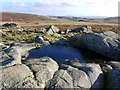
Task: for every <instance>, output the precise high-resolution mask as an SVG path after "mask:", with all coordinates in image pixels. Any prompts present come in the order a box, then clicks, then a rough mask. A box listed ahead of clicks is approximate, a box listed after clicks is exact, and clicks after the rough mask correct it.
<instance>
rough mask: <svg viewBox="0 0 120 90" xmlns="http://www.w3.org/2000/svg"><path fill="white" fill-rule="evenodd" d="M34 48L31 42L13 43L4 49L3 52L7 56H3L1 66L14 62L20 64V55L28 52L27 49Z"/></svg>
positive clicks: (10, 64) (13, 63)
mask: <svg viewBox="0 0 120 90" xmlns="http://www.w3.org/2000/svg"><path fill="white" fill-rule="evenodd" d="M33 48H35V47H34V45H33V44H22V43H14V45H13V46H11V47H9V48H7V49H5V50H4V54H6V56H7V57H8V58H7V59H5V58H4V57H3V62H2V65H3V66H12V65H15V64H21V59H22V56H25V55H27V54H28V51H29V50H31V49H33Z"/></svg>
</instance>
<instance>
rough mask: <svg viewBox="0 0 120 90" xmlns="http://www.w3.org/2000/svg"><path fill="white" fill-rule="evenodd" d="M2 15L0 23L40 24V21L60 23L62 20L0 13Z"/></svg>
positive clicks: (32, 15)
mask: <svg viewBox="0 0 120 90" xmlns="http://www.w3.org/2000/svg"><path fill="white" fill-rule="evenodd" d="M0 15H2V21H3V22H8V21H12V22H13V21H14V22H16V21H18V22H38V21H39V22H40V21H62V19H57V18H51V17H47V16H41V15H35V14H25V13H10V12H0Z"/></svg>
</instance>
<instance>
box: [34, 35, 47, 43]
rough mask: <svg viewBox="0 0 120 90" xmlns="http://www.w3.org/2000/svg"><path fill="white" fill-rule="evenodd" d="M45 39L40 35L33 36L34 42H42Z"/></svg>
mask: <svg viewBox="0 0 120 90" xmlns="http://www.w3.org/2000/svg"><path fill="white" fill-rule="evenodd" d="M44 42H45V41H44V39H43V37H42V36H36V37H35V43H40V44H43V43H44Z"/></svg>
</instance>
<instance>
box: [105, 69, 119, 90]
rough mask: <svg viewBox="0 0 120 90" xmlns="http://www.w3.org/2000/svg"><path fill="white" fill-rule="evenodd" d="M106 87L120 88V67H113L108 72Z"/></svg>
mask: <svg viewBox="0 0 120 90" xmlns="http://www.w3.org/2000/svg"><path fill="white" fill-rule="evenodd" d="M107 88H113V89H115V90H117V89H120V68H115V69H113V70H111V71H110V72H109V73H108V75H107Z"/></svg>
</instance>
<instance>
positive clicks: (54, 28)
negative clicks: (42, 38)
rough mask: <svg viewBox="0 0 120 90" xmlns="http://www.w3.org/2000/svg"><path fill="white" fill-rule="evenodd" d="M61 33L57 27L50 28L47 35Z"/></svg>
mask: <svg viewBox="0 0 120 90" xmlns="http://www.w3.org/2000/svg"><path fill="white" fill-rule="evenodd" d="M59 31H60V29H59V28H57V27H56V26H53V25H52V26H50V27H49V28H47V34H49V35H52V34H54V33H58V32H59Z"/></svg>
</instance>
